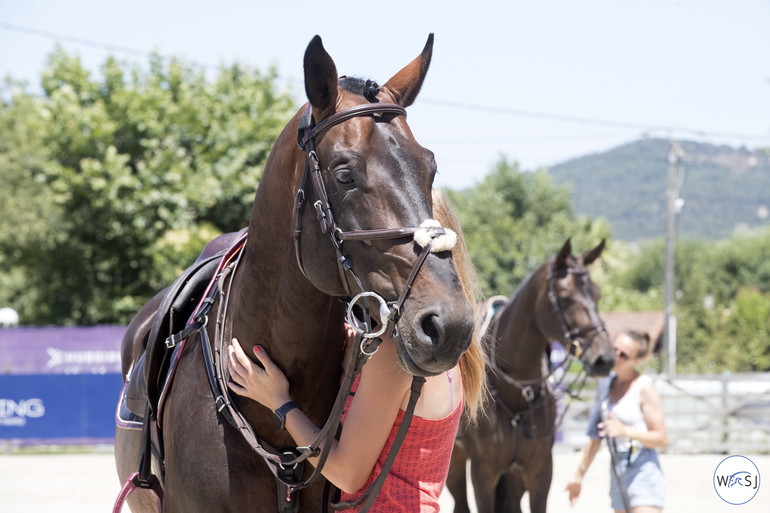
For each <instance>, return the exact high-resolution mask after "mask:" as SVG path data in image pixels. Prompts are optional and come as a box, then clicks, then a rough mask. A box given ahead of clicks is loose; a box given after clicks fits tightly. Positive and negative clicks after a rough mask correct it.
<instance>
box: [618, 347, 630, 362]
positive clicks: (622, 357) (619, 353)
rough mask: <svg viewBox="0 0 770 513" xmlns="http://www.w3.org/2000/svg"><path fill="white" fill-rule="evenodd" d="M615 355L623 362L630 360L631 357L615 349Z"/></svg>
mask: <svg viewBox="0 0 770 513" xmlns="http://www.w3.org/2000/svg"><path fill="white" fill-rule="evenodd" d="M615 353H617V355H618V356H619V357H620V358H621V359H622V360H630V359H631V357H630V356H628V355H627V354H626V353H624V352H623V351H621V350H620V349H617V348H615Z"/></svg>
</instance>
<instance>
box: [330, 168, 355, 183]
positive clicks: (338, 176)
mask: <svg viewBox="0 0 770 513" xmlns="http://www.w3.org/2000/svg"><path fill="white" fill-rule="evenodd" d="M334 178H335V180H337V181H338V182H339V183H340V184H342V185H352V184H353V173H351V171H350V169H339V170H337V171H335V172H334Z"/></svg>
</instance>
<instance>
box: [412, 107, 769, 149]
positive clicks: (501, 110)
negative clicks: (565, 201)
mask: <svg viewBox="0 0 770 513" xmlns="http://www.w3.org/2000/svg"><path fill="white" fill-rule="evenodd" d="M420 101H421V102H422V103H427V104H430V105H436V106H437V107H446V108H452V109H463V110H473V111H477V112H489V113H493V114H500V115H508V116H516V117H524V118H532V119H542V120H548V121H560V122H565V123H577V124H582V125H595V126H606V127H611V128H622V129H627V130H643V131H646V132H679V133H689V134H694V135H699V136H701V137H725V138H729V139H747V140H748V139H750V140H757V141H768V142H770V135H756V134H738V133H729V132H714V131H710V130H698V129H695V128H686V127H677V126H657V125H647V124H643V123H633V122H627V121H611V120H606V119H598V118H586V117H578V116H566V115H563V114H549V113H545V112H533V111H526V110H519V109H511V108H507V107H499V106H498V107H491V106H487V105H476V104H471V103H460V102H449V101H442V100H432V99H429V98H421V99H420Z"/></svg>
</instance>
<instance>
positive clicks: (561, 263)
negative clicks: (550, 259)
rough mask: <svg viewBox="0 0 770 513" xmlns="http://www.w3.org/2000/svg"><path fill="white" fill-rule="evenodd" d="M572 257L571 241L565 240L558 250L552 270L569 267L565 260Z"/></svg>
mask: <svg viewBox="0 0 770 513" xmlns="http://www.w3.org/2000/svg"><path fill="white" fill-rule="evenodd" d="M571 255H572V239H571V238H570V239H567V240H566V241H565V242H564V245H563V246H562V247H561V249H560V250H559V254H557V255H556V260H555V261H554V269H563V268H565V267H568V266H569V263H568V262H567V260H568V259H569V257H570V256H571Z"/></svg>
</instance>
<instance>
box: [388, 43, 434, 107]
mask: <svg viewBox="0 0 770 513" xmlns="http://www.w3.org/2000/svg"><path fill="white" fill-rule="evenodd" d="M432 56H433V34H430V35H429V36H428V41H427V42H426V43H425V47H424V48H423V49H422V53H421V54H420V55H419V56H418V57H417V58H416V59H414V60H413V61H412V62H410V63H409V64H407V65H406V66H405V67H404V68H403V69H402V70H401V71H399V72H398V73H396V74H395V75H393V76H392V77H391V78H390V80H388V81H387V82H386V83H385V85H383V86H382V89H383V91H382V92H381V93H380V95H383V94H389V95H390V96H391V98H392V99H393V101H394V102H395V103H397V104H399V105H401V106H402V107H408V106H410V105H411V104H412V103H413V102H414V99H415V98H417V93H419V92H420V88H421V87H422V83H423V81H424V80H425V75H427V74H428V67H429V66H430V59H431V57H432Z"/></svg>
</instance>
